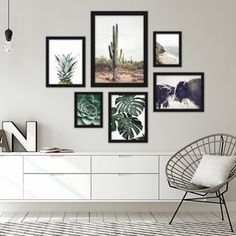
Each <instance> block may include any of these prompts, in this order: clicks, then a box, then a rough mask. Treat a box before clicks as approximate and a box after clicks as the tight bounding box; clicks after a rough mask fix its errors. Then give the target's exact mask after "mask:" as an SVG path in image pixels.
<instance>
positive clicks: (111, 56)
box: [108, 43, 113, 60]
mask: <svg viewBox="0 0 236 236" xmlns="http://www.w3.org/2000/svg"><path fill="white" fill-rule="evenodd" d="M111 45H112V43H111ZM111 45H109V46H108V50H109V56H110V59H111V60H112V59H113V53H112V46H111Z"/></svg>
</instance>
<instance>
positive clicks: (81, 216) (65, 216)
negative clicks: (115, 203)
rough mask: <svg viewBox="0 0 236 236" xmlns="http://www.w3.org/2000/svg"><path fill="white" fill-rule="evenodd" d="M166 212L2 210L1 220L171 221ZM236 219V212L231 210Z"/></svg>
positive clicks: (182, 218)
mask: <svg viewBox="0 0 236 236" xmlns="http://www.w3.org/2000/svg"><path fill="white" fill-rule="evenodd" d="M172 214H173V213H172V212H171V213H166V212H82V213H81V212H42V213H40V212H1V213H0V222H1V223H2V222H16V223H22V222H159V223H167V222H169V220H170V218H171V216H172ZM230 215H231V219H232V221H236V212H231V214H230ZM220 221H221V219H220V212H193V213H183V212H180V213H179V214H178V215H177V216H176V218H175V222H182V223H183V222H214V223H215V222H220Z"/></svg>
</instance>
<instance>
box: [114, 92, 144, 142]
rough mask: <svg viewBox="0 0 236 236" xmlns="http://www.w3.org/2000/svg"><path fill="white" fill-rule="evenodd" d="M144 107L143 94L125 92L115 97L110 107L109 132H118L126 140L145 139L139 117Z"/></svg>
mask: <svg viewBox="0 0 236 236" xmlns="http://www.w3.org/2000/svg"><path fill="white" fill-rule="evenodd" d="M145 108H146V99H145V96H139V95H135V94H129V93H126V94H124V95H122V94H121V95H119V96H118V97H116V98H115V102H114V105H113V106H112V108H111V119H110V128H111V132H118V133H119V134H120V135H121V136H122V138H123V139H124V140H127V141H135V140H136V141H143V140H145V132H144V124H143V122H142V120H141V118H140V115H142V113H143V112H144V110H145Z"/></svg>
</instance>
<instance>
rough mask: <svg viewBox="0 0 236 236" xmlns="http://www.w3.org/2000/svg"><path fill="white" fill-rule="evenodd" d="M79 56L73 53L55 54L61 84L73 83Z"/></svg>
mask: <svg viewBox="0 0 236 236" xmlns="http://www.w3.org/2000/svg"><path fill="white" fill-rule="evenodd" d="M76 57H77V56H72V53H69V54H66V55H65V54H61V55H55V58H56V61H57V63H58V67H57V77H58V79H59V84H61V85H63V84H64V85H72V84H73V82H72V77H73V76H74V73H75V68H76V65H77V63H78V61H77V60H76Z"/></svg>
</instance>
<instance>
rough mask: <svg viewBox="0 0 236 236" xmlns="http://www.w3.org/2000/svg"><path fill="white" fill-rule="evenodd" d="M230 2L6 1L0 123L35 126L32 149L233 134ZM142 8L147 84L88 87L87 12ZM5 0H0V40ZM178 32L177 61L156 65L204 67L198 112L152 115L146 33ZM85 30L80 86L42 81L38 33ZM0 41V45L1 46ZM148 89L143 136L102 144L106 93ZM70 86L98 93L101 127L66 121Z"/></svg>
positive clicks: (95, 147) (234, 51) (171, 147)
mask: <svg viewBox="0 0 236 236" xmlns="http://www.w3.org/2000/svg"><path fill="white" fill-rule="evenodd" d="M235 9H236V1H235V0H227V1H222V0H198V1H196V0H178V1H176V0H175V1H174V0H135V1H134V0H119V1H115V0H89V1H88V0H21V1H17V0H12V20H11V22H12V29H13V30H14V45H15V48H14V52H13V53H11V54H6V53H4V52H3V51H0V82H1V83H0V104H1V109H0V121H2V120H12V121H15V122H16V124H18V125H19V126H21V127H24V122H25V121H27V120H37V121H38V124H39V127H38V128H39V139H38V142H39V147H42V146H61V147H68V148H73V149H74V150H76V151H167V152H169V151H171V152H172V151H176V150H178V148H180V147H181V146H183V145H185V144H186V143H188V142H190V141H191V140H194V139H195V138H198V137H201V136H203V135H207V134H210V133H214V132H218V131H223V132H228V133H232V134H236V126H235V120H236V119H235V118H236V112H235V111H234V110H235V108H234V105H235V103H236V102H235V101H236V93H235V87H236V78H235V66H236V59H235V55H236V47H235V42H236V30H235V17H234V16H235ZM91 10H147V11H148V12H149V40H148V41H149V87H148V88H137V89H136V88H125V89H124V88H104V89H103V88H90V11H91ZM5 28H6V1H5V0H4V1H3V0H2V1H0V32H1V34H0V43H1V45H2V44H3V42H4V30H5ZM155 30H166V31H171V30H174V31H175V30H180V31H183V67H182V68H172V69H171V68H170V69H167V68H166V69H159V71H170V72H171V71H172V72H174V71H189V72H205V112H204V113H153V111H152V98H153V91H152V86H153V77H152V73H153V72H155V71H157V69H154V68H153V67H152V56H153V54H152V32H153V31H155ZM46 36H86V42H87V47H86V50H87V61H86V65H87V68H86V75H87V76H86V88H46V87H45V37H46ZM1 47H2V46H1ZM123 90H126V91H127V90H129V91H148V92H149V118H148V122H149V142H148V143H147V144H109V143H108V120H107V117H108V109H107V107H108V105H107V104H108V92H109V91H123ZM75 91H103V92H104V128H101V129H75V128H74V127H73V116H74V114H73V105H74V104H73V96H74V92H75Z"/></svg>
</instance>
